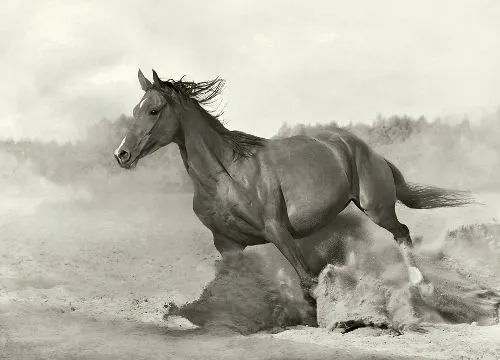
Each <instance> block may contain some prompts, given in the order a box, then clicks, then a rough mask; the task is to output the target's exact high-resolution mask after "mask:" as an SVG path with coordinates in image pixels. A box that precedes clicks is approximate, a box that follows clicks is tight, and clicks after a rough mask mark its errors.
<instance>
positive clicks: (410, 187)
mask: <svg viewBox="0 0 500 360" xmlns="http://www.w3.org/2000/svg"><path fill="white" fill-rule="evenodd" d="M385 161H386V162H387V164H388V165H389V167H390V168H391V171H392V176H393V178H394V183H395V185H396V196H397V198H398V200H399V201H401V202H402V203H403V204H405V205H406V206H408V207H409V208H412V209H434V208H442V207H457V206H463V205H467V204H475V203H477V201H476V200H475V199H474V197H473V196H472V193H471V192H469V191H460V190H449V189H442V188H439V187H435V186H429V185H420V184H413V183H408V182H406V181H405V179H404V177H403V174H402V173H401V171H400V170H399V169H398V168H397V167H396V166H394V164H392V163H391V162H389V161H388V160H387V159H386V160H385Z"/></svg>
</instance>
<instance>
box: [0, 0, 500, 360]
mask: <svg viewBox="0 0 500 360" xmlns="http://www.w3.org/2000/svg"><path fill="white" fill-rule="evenodd" d="M499 18H500V4H498V3H496V2H494V1H486V0H484V1H483V0H481V1H475V2H470V1H462V0H460V1H453V2H451V1H427V0H425V1H419V2H410V1H387V0H383V1H377V2H372V1H351V2H348V3H347V2H341V1H314V2H298V1H281V0H280V1H268V2H266V3H264V2H257V1H248V2H234V1H215V2H210V3H208V2H189V3H185V2H180V1H179V2H174V1H162V2H157V1H141V2H138V1H137V2H134V1H129V2H123V1H122V2H120V1H85V2H78V3H76V2H71V3H70V2H65V1H39V2H31V3H26V2H25V3H19V2H17V1H4V2H2V4H1V5H0V31H1V33H2V35H3V36H2V37H1V38H0V45H1V46H0V54H1V56H0V65H1V67H2V69H3V74H2V75H3V76H2V81H1V82H0V108H1V109H2V115H0V163H1V166H0V187H1V189H2V200H1V202H0V233H1V235H0V236H1V238H0V349H1V350H0V358H2V356H5V358H7V359H30V358H50V359H66V358H71V357H74V358H81V359H108V358H117V359H124V358H130V359H138V358H144V359H146V358H147V359H151V358H163V356H167V355H168V356H170V357H172V358H200V359H201V358H206V357H209V358H241V357H242V356H247V358H252V356H253V357H254V358H259V359H262V358H267V357H272V356H275V358H294V357H298V358H304V357H308V358H310V359H316V358H318V359H319V358H324V357H325V356H333V355H336V356H348V355H346V354H350V355H349V356H352V358H376V356H380V358H385V359H387V358H391V356H392V357H394V358H398V359H399V358H405V357H406V358H419V357H418V356H423V357H424V358H425V356H427V358H434V359H437V358H458V356H466V355H467V354H472V355H471V356H476V357H478V358H494V356H495V355H494V354H495V353H497V352H496V351H497V350H498V351H500V344H499V343H498V340H495V339H498V332H499V331H500V330H499V328H498V325H496V326H490V327H475V326H469V325H467V326H466V325H463V326H462V325H460V326H462V327H460V326H455V327H442V328H439V329H438V330H437V331H436V332H431V333H430V334H427V335H415V334H410V335H405V336H407V337H406V338H405V337H404V336H403V337H396V338H395V337H393V336H390V335H387V334H383V335H381V336H380V337H379V336H378V335H380V334H378V335H377V336H373V335H370V334H368V335H367V333H363V332H361V333H357V332H353V333H352V336H351V337H350V338H347V339H346V338H343V337H342V336H340V335H338V334H336V335H332V334H329V333H324V332H321V331H319V330H318V332H314V331H313V332H311V331H310V329H309V330H300V329H295V330H288V331H285V332H282V333H280V334H279V335H275V336H271V335H269V334H267V335H262V334H260V335H251V336H248V337H246V338H243V339H242V338H240V337H235V338H233V337H227V336H226V335H220V334H218V333H217V335H214V334H209V335H206V334H203V335H182V336H181V335H178V334H171V333H170V332H168V331H166V330H165V329H164V326H165V320H164V319H163V315H164V314H165V313H166V311H167V308H168V307H169V306H170V305H169V304H170V302H175V303H176V304H178V305H180V304H183V303H185V302H187V301H192V300H193V299H197V298H198V297H199V295H200V294H201V293H202V291H203V289H204V287H205V286H206V285H207V284H209V283H210V282H211V281H212V280H213V279H214V276H216V273H217V270H216V269H217V268H216V266H214V263H215V262H216V260H217V259H218V258H219V255H218V254H217V253H216V251H215V249H214V247H213V244H212V239H211V236H210V233H209V231H208V230H206V229H205V228H204V227H203V226H202V225H201V224H200V223H199V221H198V220H197V219H196V218H195V216H194V214H193V212H192V208H191V206H192V205H191V198H192V194H191V193H192V187H191V182H190V179H189V177H188V176H187V174H186V172H185V170H184V167H183V164H182V161H181V159H180V156H179V154H178V149H177V148H176V147H175V146H174V145H170V146H168V147H166V148H164V149H161V150H159V151H157V152H156V153H154V154H153V155H152V156H150V157H148V158H145V159H143V160H141V162H140V163H139V165H138V167H137V168H136V169H135V170H134V171H127V170H123V169H121V168H120V167H119V166H118V165H117V164H116V161H115V159H114V158H113V151H114V149H115V148H116V147H117V145H118V144H119V143H120V141H121V139H122V137H123V135H124V133H125V131H126V128H127V126H128V125H129V124H130V123H131V121H133V119H132V118H131V112H132V108H133V107H134V106H135V105H136V104H137V103H138V102H139V100H140V97H141V96H142V90H141V89H140V87H139V84H138V81H137V70H138V68H141V69H142V71H143V72H144V73H145V74H146V76H147V77H148V78H151V76H150V74H151V73H150V70H151V69H152V68H154V69H155V70H156V71H157V72H158V73H159V75H160V77H162V78H165V79H167V78H174V79H179V78H180V77H182V76H183V75H186V76H187V78H188V79H190V80H195V81H203V80H207V79H211V78H214V77H216V76H220V77H222V78H223V79H225V80H226V89H225V91H224V92H223V94H222V98H221V101H220V108H221V109H222V108H224V109H225V113H224V116H223V119H224V123H225V124H226V126H227V127H228V128H230V129H238V130H242V131H247V132H251V133H253V134H255V135H260V136H264V137H284V136H292V135H296V134H310V133H313V132H315V131H318V130H321V129H324V130H332V129H335V128H336V127H337V126H342V127H346V128H349V129H351V130H352V131H353V132H355V133H356V134H358V135H359V136H361V137H362V138H363V139H364V140H366V141H367V142H368V143H369V144H370V145H371V146H373V147H374V148H375V149H376V150H377V151H379V152H380V153H382V154H383V155H384V156H385V157H386V158H388V159H389V160H391V161H392V162H393V163H394V164H396V165H397V166H398V167H399V168H400V169H401V170H402V172H403V173H404V175H405V177H406V178H407V179H408V180H410V181H412V182H420V183H428V184H433V185H437V186H442V187H450V188H457V189H468V190H472V191H474V192H475V193H476V194H478V196H479V198H480V199H481V201H482V202H483V203H484V204H485V205H484V206H483V207H479V208H478V207H476V208H474V207H471V208H468V209H467V208H466V209H459V210H436V211H428V212H424V213H422V212H421V211H414V210H407V209H403V208H401V207H398V214H399V215H400V217H402V218H403V220H404V221H405V222H406V223H407V224H408V225H409V227H410V229H411V231H412V234H413V235H414V236H415V237H421V238H422V239H423V240H422V241H423V243H424V244H425V245H426V246H427V248H432V249H438V250H436V252H439V251H442V252H443V253H444V254H446V255H447V256H454V257H455V258H456V259H459V260H460V261H459V260H457V263H459V264H461V265H460V266H462V268H466V269H468V271H469V272H471V273H473V274H474V276H476V275H477V276H478V277H480V278H482V279H488V281H487V282H488V284H489V285H491V286H492V287H494V288H495V289H497V290H498V289H500V283H499V282H498V278H499V276H500V268H499V267H498V263H499V261H500V245H499V244H500V242H499V240H498V239H499V234H500V225H498V218H499V217H500V206H499V205H498V201H499V200H500V195H499V193H498V192H499V190H500V142H499V141H498V139H499V138H500V97H499V94H500V37H499V36H498V34H500V23H499V22H498V19H499ZM366 226H368V225H366ZM462 226H466V227H465V228H463V227H462ZM467 226H469V227H467ZM366 229H367V230H366V231H365V233H364V235H363V236H364V237H366V238H371V239H372V240H373V241H374V242H377V241H378V242H379V243H381V244H385V245H384V246H393V243H392V239H391V238H390V236H389V235H388V234H385V233H383V232H378V233H377V232H376V230H374V229H373V228H370V227H369V226H368V227H366ZM349 231H351V230H349ZM446 239H448V240H446ZM464 239H465V240H464ZM462 240H463V241H462ZM446 241H448V242H446ZM457 249H458V250H457ZM259 251H260V250H255V251H254V252H255V253H257V255H255V256H256V258H254V260H255V259H257V260H255V262H252V261H253V260H252V261H250V262H249V263H248V264H247V266H248V269H250V270H252V269H253V270H252V271H255V272H256V273H257V275H255V277H252V276H253V275H249V276H248V277H245V276H246V275H245V276H244V277H243V278H244V279H245V280H244V281H243V282H241V283H239V282H238V281H240V280H235V279H233V281H235V282H233V283H231V284H232V285H231V284H230V285H227V286H225V287H223V292H222V295H224V296H227V297H228V298H230V299H236V298H245V300H246V302H244V303H242V304H239V305H237V306H236V305H235V306H236V308H237V309H240V310H241V309H243V308H246V309H250V310H249V311H250V314H251V315H252V316H254V319H253V320H255V319H258V317H259V316H261V317H262V316H263V315H262V314H267V313H266V312H265V311H264V310H263V309H262V308H260V307H259V306H261V305H259V304H262V298H260V297H259V296H261V295H259V293H258V289H260V288H262V281H263V280H262V279H261V278H259V276H261V277H269V278H271V279H273V281H276V284H274V285H268V288H265V289H268V290H270V291H277V289H278V284H279V282H280V281H283V279H285V280H284V281H285V282H288V283H290V282H292V283H293V282H295V281H296V279H295V277H294V274H293V272H291V270H290V268H289V267H287V266H288V265H287V264H286V263H285V262H284V260H283V259H282V258H281V257H280V255H279V254H277V253H276V252H275V251H273V250H272V249H269V247H268V248H265V249H264V250H262V251H261V252H260V253H259ZM250 252H252V251H250ZM379 255H380V254H379ZM260 262H262V264H265V265H262V267H263V268H266V270H265V271H264V270H262V269H261V268H260V267H259V266H260V265H259V264H261V263H260ZM283 269H284V274H283ZM280 270H281V271H282V272H281V273H280V272H279V271H280ZM280 279H281V280H280ZM235 284H236V285H235ZM238 284H239V285H238ZM291 287H292V288H293V286H291ZM292 290H293V289H292ZM262 296H263V295H262ZM457 296H461V295H457ZM238 306H239V307H238ZM226 310H227V309H226ZM266 311H267V310H266ZM229 313H230V314H231V312H230V311H229ZM259 314H260V315H259ZM250 317H251V316H250ZM250 320H251V319H250ZM250 320H249V319H246V320H245V321H247V323H244V324H243V325H242V326H243V327H245V326H247V329H250V328H252V326H254V323H251V321H250ZM253 320H252V321H253ZM179 321H180V320H179ZM255 321H257V320H255ZM224 322H227V319H225V320H224ZM250 323H251V324H250ZM179 324H180V325H179ZM179 324H177V323H176V324H174V325H175V326H178V327H181V328H183V327H185V326H187V325H185V323H179ZM240 325H241V324H240ZM443 326H444V325H443ZM443 329H444V330H443ZM186 334H187V333H186ZM467 334H472V335H467ZM466 336H470V337H471V338H472V339H473V340H474V341H473V342H466V341H462V340H463V339H464V338H465V337H466ZM200 344H201V345H200ZM352 344H354V345H352ZM450 344H453V345H450ZM2 346H3V348H2ZM377 349H378V350H377ZM443 349H444V350H443ZM2 351H3V353H2ZM363 356H364V357H363ZM464 358H466V357H464Z"/></svg>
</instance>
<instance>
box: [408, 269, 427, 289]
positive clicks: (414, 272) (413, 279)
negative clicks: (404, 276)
mask: <svg viewBox="0 0 500 360" xmlns="http://www.w3.org/2000/svg"><path fill="white" fill-rule="evenodd" d="M408 275H409V277H410V283H411V284H412V285H413V286H416V285H418V284H420V283H421V282H422V281H424V276H423V275H422V273H421V272H420V270H419V269H417V268H416V267H414V266H410V267H409V268H408Z"/></svg>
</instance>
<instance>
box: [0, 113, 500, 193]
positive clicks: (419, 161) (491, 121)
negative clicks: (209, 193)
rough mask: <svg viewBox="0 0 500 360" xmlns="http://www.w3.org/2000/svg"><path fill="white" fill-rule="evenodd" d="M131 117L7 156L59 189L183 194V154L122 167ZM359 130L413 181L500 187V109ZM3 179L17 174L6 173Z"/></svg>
mask: <svg viewBox="0 0 500 360" xmlns="http://www.w3.org/2000/svg"><path fill="white" fill-rule="evenodd" d="M130 121H131V118H130V117H127V116H124V115H122V116H120V117H119V118H118V119H116V120H115V121H110V120H102V121H100V122H98V123H97V124H95V125H93V126H92V127H90V128H89V130H88V133H87V136H86V138H85V139H84V140H82V141H80V142H78V143H76V144H71V143H68V144H63V145H61V144H58V143H55V142H48V143H47V142H39V141H13V140H4V141H0V156H1V157H2V158H3V159H4V160H3V162H4V165H5V163H6V162H9V163H10V164H11V165H10V166H9V167H10V168H11V169H13V168H15V167H16V166H20V165H23V166H26V165H28V166H29V168H30V172H32V173H33V174H35V175H38V176H42V177H44V178H46V179H47V180H49V181H51V182H54V183H56V184H59V185H68V186H81V187H85V188H87V189H88V190H89V191H91V192H92V193H94V194H110V193H113V192H123V191H128V192H157V191H165V192H166V191H170V192H183V191H190V189H191V183H190V180H189V178H188V176H187V174H186V172H185V170H184V167H183V164H182V161H181V159H180V156H179V153H178V149H177V148H176V147H175V146H173V145H171V146H168V147H167V148H166V149H161V150H159V151H157V152H156V153H155V154H153V155H152V156H150V157H148V158H145V159H143V160H142V161H141V163H140V164H139V166H138V167H137V169H136V170H135V171H127V170H123V169H121V168H120V167H119V166H118V165H117V164H116V162H115V160H114V158H113V151H114V149H115V148H116V146H117V145H118V144H119V143H120V141H121V139H122V137H123V135H124V133H125V130H126V128H127V126H128V124H129V123H130ZM336 127H338V125H337V124H336V123H330V124H326V125H303V124H300V125H295V126H290V125H288V124H283V126H282V127H281V128H280V130H279V131H278V134H277V135H276V137H287V136H292V135H297V134H314V133H315V132H317V131H322V130H333V129H335V128H336ZM346 128H348V129H350V130H352V131H353V132H354V133H356V134H357V135H358V136H360V137H361V138H363V139H365V140H366V141H367V142H368V143H369V144H371V145H372V146H373V147H375V148H376V149H377V150H378V151H379V152H380V153H382V154H383V155H384V156H386V157H387V158H389V159H390V160H391V161H393V162H394V163H395V164H396V165H397V166H399V167H400V168H401V170H403V172H404V174H405V176H406V177H407V179H409V180H411V181H418V182H427V183H432V184H435V185H440V186H451V187H459V188H468V189H487V188H497V187H500V141H498V139H500V111H499V112H497V113H496V114H493V115H491V116H489V117H488V118H485V119H483V120H482V121H481V122H478V123H474V124H471V123H470V122H469V121H468V120H467V119H464V120H463V121H461V122H459V123H454V124H450V123H447V122H444V121H440V120H435V121H428V120H427V119H425V118H424V117H420V118H418V119H414V118H411V117H408V116H391V117H389V118H385V117H382V116H379V117H378V118H377V119H376V120H375V121H374V122H373V123H372V124H371V125H367V124H355V125H349V126H347V127H346ZM2 174H3V175H2V176H3V177H5V176H9V174H8V169H4V171H3V172H2Z"/></svg>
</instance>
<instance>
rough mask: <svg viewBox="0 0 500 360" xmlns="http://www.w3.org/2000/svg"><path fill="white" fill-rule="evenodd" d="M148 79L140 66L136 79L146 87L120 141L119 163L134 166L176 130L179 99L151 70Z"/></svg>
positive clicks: (122, 165)
mask: <svg viewBox="0 0 500 360" xmlns="http://www.w3.org/2000/svg"><path fill="white" fill-rule="evenodd" d="M153 81H154V82H153V83H151V82H150V81H149V80H148V79H146V77H145V76H144V75H143V73H142V72H141V70H139V83H140V84H141V88H142V89H143V90H144V91H145V94H144V96H143V97H142V99H141V101H140V102H139V104H137V105H136V106H135V108H134V112H133V114H134V122H133V123H132V125H131V126H130V128H129V129H128V131H127V134H126V135H125V137H124V138H123V140H122V142H121V144H120V145H119V146H118V148H117V149H116V150H115V153H114V155H115V158H116V160H117V161H118V164H120V166H121V167H123V168H126V169H129V168H131V167H134V166H135V165H136V164H137V162H138V161H139V159H141V158H142V157H145V156H146V155H149V154H151V153H153V152H155V151H156V150H158V149H159V148H161V147H163V146H165V145H168V144H170V143H171V142H172V141H173V140H174V138H175V136H176V134H177V132H178V130H179V111H178V110H179V108H178V107H177V106H176V105H177V101H178V100H179V99H178V98H177V96H176V94H175V90H174V89H173V87H172V85H171V84H170V83H169V82H164V81H162V80H160V78H159V77H158V75H157V74H156V71H154V70H153Z"/></svg>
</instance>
